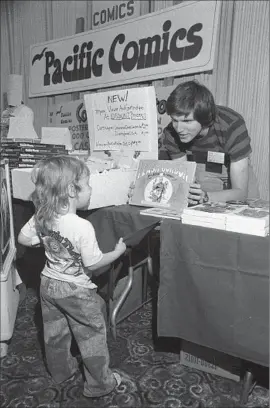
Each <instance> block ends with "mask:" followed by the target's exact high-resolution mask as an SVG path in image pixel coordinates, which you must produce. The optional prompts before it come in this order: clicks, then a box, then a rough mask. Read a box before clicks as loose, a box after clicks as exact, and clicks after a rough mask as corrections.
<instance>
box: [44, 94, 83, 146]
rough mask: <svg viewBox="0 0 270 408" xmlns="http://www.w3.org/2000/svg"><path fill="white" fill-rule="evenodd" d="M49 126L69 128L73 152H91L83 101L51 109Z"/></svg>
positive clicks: (66, 103)
mask: <svg viewBox="0 0 270 408" xmlns="http://www.w3.org/2000/svg"><path fill="white" fill-rule="evenodd" d="M48 126H53V127H64V128H68V129H69V131H70V134H71V142H72V149H73V150H89V136H88V124H87V116H86V111H85V106H84V101H83V99H79V100H76V101H72V102H63V103H59V104H57V105H53V106H51V107H49V117H48Z"/></svg>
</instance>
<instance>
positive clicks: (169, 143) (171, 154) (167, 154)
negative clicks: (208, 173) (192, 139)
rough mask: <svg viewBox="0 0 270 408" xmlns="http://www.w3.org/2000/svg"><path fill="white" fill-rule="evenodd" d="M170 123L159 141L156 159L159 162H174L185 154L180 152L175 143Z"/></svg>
mask: <svg viewBox="0 0 270 408" xmlns="http://www.w3.org/2000/svg"><path fill="white" fill-rule="evenodd" d="M174 132H175V130H174V129H173V127H172V125H171V123H170V124H169V125H168V126H167V127H166V128H164V129H163V133H162V135H161V137H160V139H159V144H158V149H159V152H158V158H159V160H174V159H179V158H180V157H183V156H185V152H184V151H182V150H181V148H180V146H179V145H178V144H177V143H176V141H175V138H174V136H173V133H174Z"/></svg>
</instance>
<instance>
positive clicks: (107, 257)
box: [86, 238, 127, 271]
mask: <svg viewBox="0 0 270 408" xmlns="http://www.w3.org/2000/svg"><path fill="white" fill-rule="evenodd" d="M126 248H127V247H126V244H125V243H124V242H123V238H120V239H119V241H118V243H117V244H116V245H115V249H114V250H113V251H111V252H107V253H105V254H103V256H102V259H101V260H100V261H99V262H97V263H96V264H94V265H91V266H87V265H86V267H87V269H89V270H90V271H95V270H96V269H99V268H102V267H103V266H107V265H110V264H111V263H113V262H114V261H116V259H118V258H119V257H120V256H121V255H122V254H123V253H124V252H125V250H126Z"/></svg>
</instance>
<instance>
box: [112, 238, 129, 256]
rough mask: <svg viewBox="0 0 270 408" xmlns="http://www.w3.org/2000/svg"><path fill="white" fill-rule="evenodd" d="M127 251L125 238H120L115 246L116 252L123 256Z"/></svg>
mask: <svg viewBox="0 0 270 408" xmlns="http://www.w3.org/2000/svg"><path fill="white" fill-rule="evenodd" d="M126 249H127V246H126V244H125V243H124V241H123V238H120V239H119V241H118V242H117V244H116V245H115V248H114V250H115V251H117V252H119V253H120V254H123V253H124V252H125V250H126Z"/></svg>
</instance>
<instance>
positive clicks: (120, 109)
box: [84, 86, 157, 152]
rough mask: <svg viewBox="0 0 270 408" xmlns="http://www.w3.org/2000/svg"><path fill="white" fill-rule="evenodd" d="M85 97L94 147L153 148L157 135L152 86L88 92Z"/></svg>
mask: <svg viewBox="0 0 270 408" xmlns="http://www.w3.org/2000/svg"><path fill="white" fill-rule="evenodd" d="M84 99H85V106H86V112H87V117H88V123H91V127H92V131H91V134H93V142H91V150H122V151H125V150H131V151H140V152H149V151H150V150H151V146H152V144H153V143H154V140H155V139H157V117H156V108H155V100H156V95H155V88H154V87H153V86H149V87H141V88H132V89H119V90H115V91H108V92H100V93H92V94H89V95H87V94H86V95H84Z"/></svg>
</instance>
